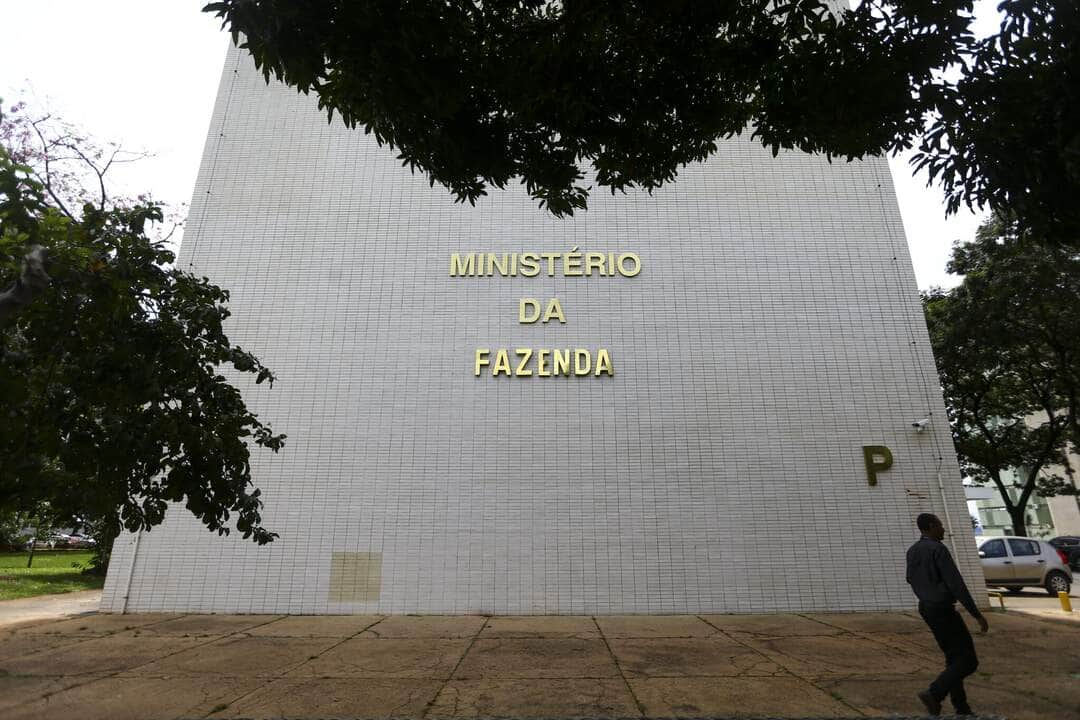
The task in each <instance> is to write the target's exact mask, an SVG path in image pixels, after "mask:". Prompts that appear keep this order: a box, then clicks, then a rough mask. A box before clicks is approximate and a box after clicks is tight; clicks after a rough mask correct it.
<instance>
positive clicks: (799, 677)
mask: <svg viewBox="0 0 1080 720" xmlns="http://www.w3.org/2000/svg"><path fill="white" fill-rule="evenodd" d="M794 614H795V615H796V616H799V617H802V616H801V615H799V614H798V613H794ZM697 618H698V619H699V620H701V621H702V622H704V623H707V624H709V625H712V626H713V627H714V628H716V629H717V630H718V631H719V632H720V633H721V634H723V635H724V636H725V637H727V638H729V639H731V640H732V641H733V642H736V643H738V644H739V645H742V646H743V647H745V648H749V649H750V650H751V651H753V652H755V653H757V654H758V655H760V656H761V657H763V658H764V659H765V660H767V661H769V662H771V663H773V664H775V665H776V666H777V667H779V668H780V670H781V671H783V672H785V673H787V674H788V675H790V676H791V677H793V678H796V679H797V680H802V681H803V682H805V683H807V684H808V685H810V686H811V687H813V688H815V689H817V690H819V691H820V692H823V693H825V694H826V695H828V696H829V697H831V698H833V699H834V700H836V701H837V702H839V703H840V704H842V705H844V706H845V707H847V708H848V709H849V710H852V711H853V712H856V713H858V714H859V715H860V716H862V717H866V713H864V712H863V711H862V710H860V709H859V708H857V707H855V706H854V705H852V704H851V703H849V702H848V701H847V700H845V699H844V698H842V697H837V696H836V695H834V694H833V693H831V692H830V691H828V690H826V689H825V688H823V687H821V686H820V685H818V684H817V683H816V682H814V681H813V680H812V679H811V678H809V677H804V676H803V675H801V674H799V673H797V672H795V671H794V670H792V669H790V668H787V667H784V666H783V665H781V664H780V663H778V662H776V661H775V660H774V659H773V658H771V657H769V656H768V655H766V654H765V653H764V652H762V651H761V650H760V649H758V648H756V647H754V646H753V645H749V644H747V643H746V642H744V641H743V640H739V639H738V638H736V637H732V636H731V635H729V634H728V633H726V632H724V631H723V630H722V629H721V628H719V627H717V626H716V625H713V624H712V623H711V622H709V621H708V620H706V619H705V618H704V617H702V616H701V615H698V616H697ZM806 619H807V620H813V618H806ZM822 624H823V625H824V624H825V623H822ZM819 637H821V636H819ZM827 637H835V636H833V635H829V636H827ZM777 654H778V655H784V656H785V657H788V658H791V659H792V660H796V661H797V660H798V658H794V657H791V656H790V655H786V654H785V653H783V652H780V651H777ZM773 677H782V676H776V675H774V676H773Z"/></svg>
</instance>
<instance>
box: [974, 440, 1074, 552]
mask: <svg viewBox="0 0 1080 720" xmlns="http://www.w3.org/2000/svg"><path fill="white" fill-rule="evenodd" d="M1068 458H1069V465H1070V469H1071V470H1072V472H1071V477H1072V481H1073V484H1074V485H1075V486H1076V487H1080V456H1078V455H1077V454H1076V453H1075V452H1070V453H1069V456H1068ZM1049 471H1050V472H1051V473H1054V474H1057V475H1058V476H1061V477H1066V478H1067V477H1070V473H1069V472H1067V470H1066V469H1065V468H1062V467H1058V466H1054V467H1052V468H1049ZM1011 476H1012V477H1014V478H1015V477H1016V473H1015V472H1012V473H1011ZM965 490H966V491H967V498H968V505H969V512H970V511H974V512H975V513H977V516H978V520H979V527H980V528H981V530H982V534H985V535H1012V534H1013V527H1012V519H1011V518H1010V517H1009V513H1008V511H1007V510H1006V509H1005V502H1004V500H1002V498H1001V491H1000V490H998V489H997V488H996V487H994V486H990V485H987V486H983V487H979V488H975V487H972V486H970V485H969V486H966V487H965ZM1019 494H1020V491H1019V490H1018V489H1015V488H1010V490H1009V495H1010V498H1011V499H1013V500H1015V499H1016V497H1018V496H1019ZM1026 512H1027V531H1028V535H1029V536H1030V537H1039V538H1052V537H1056V536H1058V535H1080V496H1077V495H1056V496H1053V497H1046V498H1044V497H1040V496H1039V495H1037V494H1034V493H1033V494H1032V495H1031V497H1030V499H1029V500H1028V504H1027V511H1026Z"/></svg>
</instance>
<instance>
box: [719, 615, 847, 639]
mask: <svg viewBox="0 0 1080 720" xmlns="http://www.w3.org/2000/svg"><path fill="white" fill-rule="evenodd" d="M701 618H702V619H703V620H705V621H706V622H708V623H709V624H710V625H714V626H716V627H718V628H719V629H720V630H722V631H723V632H725V633H728V634H731V633H740V634H744V635H758V636H761V637H793V636H798V635H839V634H841V633H842V632H843V631H842V630H840V629H839V628H836V627H832V626H830V625H826V624H824V623H819V622H817V621H814V620H811V619H809V618H805V617H802V616H801V615H794V614H791V613H780V614H777V615H702V616H701Z"/></svg>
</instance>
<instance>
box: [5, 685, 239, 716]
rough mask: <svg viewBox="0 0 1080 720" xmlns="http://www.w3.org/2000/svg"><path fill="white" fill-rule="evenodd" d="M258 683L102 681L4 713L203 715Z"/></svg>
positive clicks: (50, 714)
mask: <svg viewBox="0 0 1080 720" xmlns="http://www.w3.org/2000/svg"><path fill="white" fill-rule="evenodd" d="M259 684H260V681H257V680H252V679H246V680H242V679H237V678H222V677H215V678H202V679H193V678H176V677H173V678H168V679H160V678H105V679H103V680H97V681H95V682H91V683H88V684H86V685H80V686H78V687H74V688H71V689H68V690H64V691H62V692H59V693H57V694H55V695H51V696H49V697H48V698H45V699H43V700H38V701H36V702H33V703H30V704H27V705H20V706H18V707H15V708H14V709H12V710H10V711H5V713H4V720H71V719H72V718H78V720H150V719H153V720H158V719H159V718H175V717H202V716H203V715H205V714H207V713H208V712H210V711H211V710H213V709H214V708H215V707H216V706H218V705H220V704H223V703H227V702H228V701H230V700H232V699H234V698H237V697H240V696H241V695H243V694H245V693H247V692H250V691H251V690H253V689H254V688H255V687H257V686H258V685H259Z"/></svg>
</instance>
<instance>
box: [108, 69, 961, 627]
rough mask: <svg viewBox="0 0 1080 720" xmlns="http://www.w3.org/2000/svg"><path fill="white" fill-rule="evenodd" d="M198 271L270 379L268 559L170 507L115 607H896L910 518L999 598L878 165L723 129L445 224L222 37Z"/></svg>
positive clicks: (135, 540) (365, 143)
mask: <svg viewBox="0 0 1080 720" xmlns="http://www.w3.org/2000/svg"><path fill="white" fill-rule="evenodd" d="M179 262H180V263H181V264H182V265H183V266H184V267H186V268H189V269H191V270H192V271H193V272H195V273H198V274H202V275H207V276H209V277H210V278H211V279H212V280H213V281H214V282H215V283H218V284H220V285H222V286H224V287H226V288H228V289H229V290H230V291H231V293H232V302H231V309H232V311H233V316H232V318H231V319H230V324H229V326H228V332H229V335H230V338H231V339H233V340H234V341H235V342H236V343H237V344H239V345H241V346H243V347H245V348H246V349H249V350H251V351H253V352H254V353H255V354H256V355H258V357H260V359H262V360H263V362H265V363H266V365H267V366H268V367H270V368H271V369H273V370H274V371H275V373H276V374H277V377H278V381H277V382H276V383H275V385H274V388H273V389H272V390H266V389H265V388H263V387H260V388H258V389H256V388H254V386H246V385H245V386H243V389H244V391H245V397H246V399H247V401H248V403H249V404H250V405H251V406H252V407H253V409H254V410H256V411H257V412H258V413H259V415H260V419H262V420H264V421H266V422H268V423H270V424H271V425H272V427H273V428H274V430H275V431H277V432H285V433H287V434H288V441H287V445H286V447H285V449H284V450H283V452H281V453H280V454H279V455H273V454H270V453H259V452H256V453H254V455H253V457H252V463H253V464H252V474H253V477H254V478H255V481H256V483H257V485H258V487H259V488H260V489H261V490H262V493H263V494H262V497H263V498H264V499H265V502H266V506H265V512H264V519H265V524H266V526H267V527H268V528H269V529H271V530H273V531H275V532H277V533H279V534H280V538H279V539H278V540H277V541H276V542H274V543H273V544H272V545H270V546H267V547H257V546H255V545H253V544H251V543H250V542H246V541H244V540H242V539H241V538H239V537H236V536H233V537H229V538H220V537H218V536H217V535H214V534H211V533H208V532H207V531H206V530H205V528H203V527H202V526H201V525H200V524H199V522H197V521H196V520H194V519H193V518H191V517H190V516H189V515H188V514H186V513H185V512H183V510H182V509H177V511H176V512H171V513H170V514H169V517H168V518H167V519H166V522H165V523H164V524H163V525H162V526H161V527H159V528H155V529H154V530H153V531H152V532H149V533H141V534H137V535H130V536H124V537H122V538H120V539H119V540H118V541H117V543H116V546H115V552H114V555H113V559H112V564H111V567H110V571H109V577H108V580H107V583H106V588H105V594H104V599H103V608H104V609H106V610H112V611H195V612H240V613H243V612H265V613H271V612H272V613H367V612H378V613H414V612H421V613H522V614H544V613H575V614H606V613H703V612H717V613H720V612H769V611H816V610H852V611H853V610H884V609H893V608H908V607H910V606H911V603H912V600H911V595H910V591H909V589H908V587H907V585H906V584H905V582H904V550H905V548H906V546H907V544H908V543H909V541H910V540H911V539H914V538H915V537H917V534H918V533H917V530H916V529H915V527H914V520H915V516H916V515H918V514H919V513H921V512H935V513H937V514H938V515H939V516H941V517H942V518H943V520H945V522H946V525H947V527H948V528H949V529H950V531H951V534H952V536H951V540H950V542H952V544H953V549H954V552H955V554H956V556H957V559H958V562H959V565H960V567H961V569H962V571H963V572H964V573H965V574H966V575H967V576H968V579H969V583H970V585H971V587H972V588H973V589H976V591H977V592H982V591H981V587H982V583H981V582H979V580H980V579H981V577H982V575H981V570H980V568H979V566H978V559H977V557H976V554H975V548H974V544H973V543H972V542H971V525H970V522H969V519H968V516H967V513H966V512H965V505H964V495H963V488H962V487H961V484H960V477H959V470H958V467H957V463H956V459H955V457H954V454H953V449H952V442H951V439H950V436H949V430H948V425H947V422H946V420H945V412H944V407H943V404H942V400H941V395H940V388H939V383H938V379H937V375H936V370H935V366H934V362H933V359H932V357H931V354H930V349H929V343H928V337H927V332H926V327H925V324H924V320H923V314H922V307H921V304H920V301H919V295H918V292H917V288H916V284H915V279H914V276H913V273H912V268H911V262H910V257H909V254H908V250H907V245H906V242H905V239H904V234H903V229H902V225H901V221H900V216H899V213H898V210H897V206H896V200H895V197H894V193H893V186H892V179H891V177H890V175H889V169H888V165H887V164H886V161H885V160H884V159H882V158H871V159H868V160H866V161H863V162H854V163H845V162H829V161H828V160H827V159H826V158H824V157H820V156H810V155H805V154H801V153H796V152H783V153H780V155H779V157H776V158H774V157H773V156H772V153H771V152H769V151H768V150H766V149H764V148H762V147H761V146H760V145H759V144H757V143H755V142H753V141H751V140H750V139H749V138H734V139H730V140H726V141H723V142H722V143H721V144H720V149H719V151H718V152H717V153H716V155H715V156H714V157H713V158H711V159H710V160H709V161H708V162H706V163H703V164H698V165H693V166H690V167H687V168H685V170H684V171H683V172H682V173H681V174H680V177H679V179H678V181H677V182H676V183H673V184H671V185H669V186H667V187H665V188H663V189H661V190H658V191H656V192H654V193H653V194H652V195H649V194H647V193H643V192H629V193H627V194H625V195H623V194H619V195H609V194H607V193H604V192H599V191H598V192H596V193H594V195H593V197H592V198H591V200H590V208H589V210H588V212H583V213H579V214H578V215H577V216H575V217H573V218H568V219H556V218H554V217H551V216H550V215H548V214H546V213H545V212H544V211H542V210H540V209H538V208H537V207H536V205H535V203H534V201H532V200H531V199H530V198H529V197H528V196H527V195H526V194H525V193H524V192H522V191H521V190H520V189H516V188H511V189H509V190H507V191H493V192H492V193H491V194H490V195H489V196H487V197H484V198H482V199H480V200H479V201H478V202H477V203H476V205H475V207H474V206H470V205H461V204H454V203H453V202H452V201H451V198H450V196H449V194H448V193H447V192H446V191H445V190H443V189H442V188H439V187H435V188H432V187H430V186H429V183H428V181H427V179H426V178H425V177H423V176H421V175H413V174H411V173H410V172H409V171H408V170H407V169H404V168H402V167H401V164H400V162H399V161H398V160H397V159H396V158H395V153H394V152H393V151H391V150H388V149H385V148H379V147H378V146H377V145H376V144H375V142H374V141H373V140H372V138H371V137H370V136H365V135H364V134H363V133H362V132H360V131H350V130H348V129H346V128H344V127H342V126H341V124H340V123H337V122H334V123H331V124H328V123H327V120H326V116H325V114H324V113H322V112H320V111H319V110H318V109H317V107H316V101H315V99H314V98H313V97H308V96H304V95H300V94H297V93H296V92H295V91H293V90H290V89H287V88H285V87H283V86H281V85H278V84H276V83H271V84H270V85H269V86H268V85H267V84H266V83H265V82H264V81H263V79H262V77H261V75H260V73H258V72H257V71H256V70H255V68H254V67H253V65H252V63H251V61H250V59H248V57H247V56H246V55H244V54H241V53H240V52H239V51H237V50H235V49H233V50H231V51H230V54H229V56H228V59H227V63H226V67H225V70H224V73H223V78H222V83H221V86H220V89H219V94H218V98H217V103H216V107H215V111H214V114H213V118H212V124H211V128H210V131H209V135H208V140H207V144H206V149H205V153H204V156H203V163H202V168H201V171H200V174H199V179H198V182H197V186H196V188H195V192H194V199H193V202H192V205H191V212H190V215H189V220H188V224H187V231H186V234H185V239H184V244H183V248H182V250H181V253H180V259H179ZM555 300H557V301H558V306H557V312H556V306H555V305H553V301H555ZM537 315H539V316H540V317H539V318H538V317H537ZM793 569H794V571H793Z"/></svg>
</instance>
